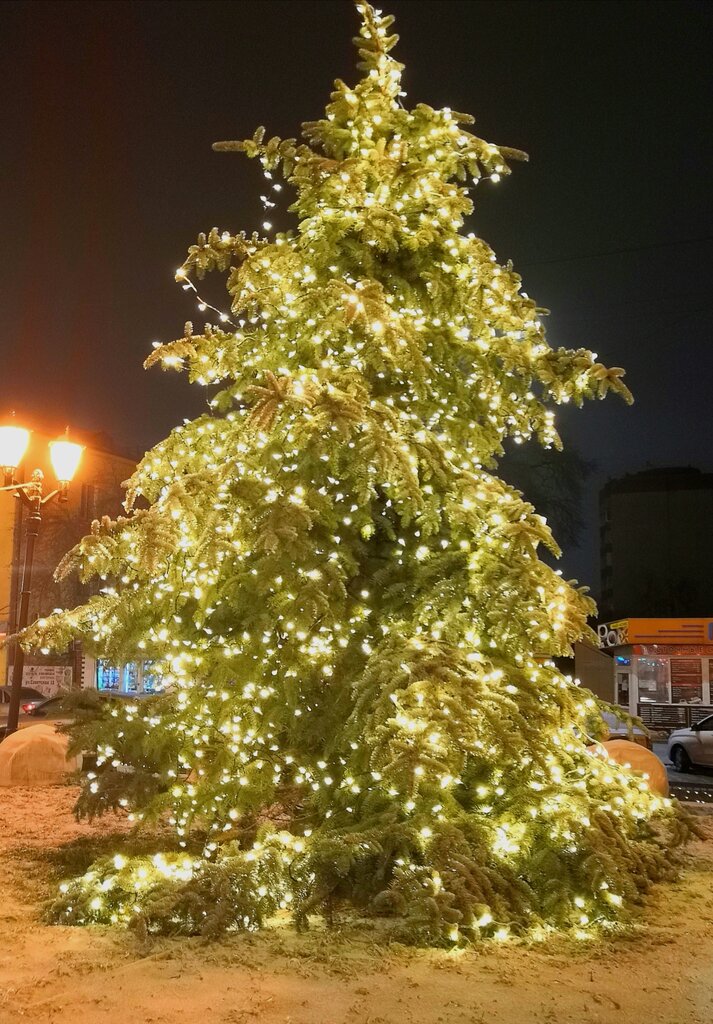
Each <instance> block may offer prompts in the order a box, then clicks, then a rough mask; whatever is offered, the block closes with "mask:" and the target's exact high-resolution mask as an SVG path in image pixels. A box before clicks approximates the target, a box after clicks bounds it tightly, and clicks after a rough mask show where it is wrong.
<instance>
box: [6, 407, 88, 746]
mask: <svg viewBox="0 0 713 1024" xmlns="http://www.w3.org/2000/svg"><path fill="white" fill-rule="evenodd" d="M67 433H68V431H67V432H66V433H65V436H64V437H58V438H57V439H56V440H55V441H50V443H49V450H50V461H51V463H52V468H53V469H54V472H55V476H56V477H57V483H58V484H59V486H58V487H56V488H55V489H54V490H53V491H50V492H49V494H43V493H42V492H43V481H44V474H43V472H42V470H41V469H35V470H34V472H33V473H32V476H31V478H30V480H29V481H28V482H27V483H19V482H18V481H17V480H16V479H15V473H16V471H17V467H18V466H19V464H20V463H21V462H22V460H23V458H24V456H25V453H26V451H27V447H28V445H29V443H30V431H29V430H25V428H24V427H18V426H15V424H14V423H12V424H8V425H6V426H0V466H2V468H3V473H4V478H5V480H4V486H3V487H0V490H1V491H14V493H15V495H16V496H17V497H18V498H19V499H20V500H21V501H22V503H23V505H26V506H27V508H28V509H29V512H30V516H29V519H28V521H27V540H26V543H25V563H24V565H23V569H22V589H21V591H20V613H19V616H18V622H17V628H18V631H21V630H23V629H24V628H25V627H26V626H27V616H28V612H29V608H30V590H31V587H32V562H33V560H34V557H35V541H36V540H37V535H38V533H39V529H40V523H41V522H42V509H43V508H44V506H45V505H46V504H47V502H49V501H51V500H52V498H57V500H58V501H66V500H67V491H68V489H69V483H70V480H71V479H72V478H73V476H74V474H75V473H76V472H77V467H78V466H79V460H80V459H81V457H82V452H83V451H84V448H83V447H82V445H80V444H75V443H74V442H73V441H70V440H69V437H68V436H67ZM24 668H25V652H24V650H23V649H22V646H21V644H19V643H17V644H16V645H15V658H14V660H13V669H12V687H11V689H10V706H9V708H8V715H7V728H6V729H5V735H6V736H9V735H10V734H11V733H13V732H15V730H16V729H17V722H18V719H19V717H20V692H21V690H22V673H23V671H24Z"/></svg>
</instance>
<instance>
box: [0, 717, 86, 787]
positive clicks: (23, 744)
mask: <svg viewBox="0 0 713 1024" xmlns="http://www.w3.org/2000/svg"><path fill="white" fill-rule="evenodd" d="M68 745H69V737H67V736H63V735H62V734H61V733H58V732H57V731H56V730H55V727H54V726H53V725H47V724H45V723H41V724H39V725H29V726H28V727H27V728H26V729H19V730H18V731H17V732H15V733H13V734H12V736H8V737H7V739H4V740H3V741H2V743H0V786H52V785H54V784H55V783H58V782H62V781H63V779H64V778H65V776H67V775H69V774H70V773H71V772H74V771H77V769H78V768H80V767H81V764H82V759H81V757H70V758H68V757H67V747H68Z"/></svg>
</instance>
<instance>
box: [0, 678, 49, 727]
mask: <svg viewBox="0 0 713 1024" xmlns="http://www.w3.org/2000/svg"><path fill="white" fill-rule="evenodd" d="M11 692H12V687H10V686H0V722H1V723H4V722H6V721H7V714H8V711H9V710H10V694H11ZM44 700H47V697H46V695H45V694H44V693H40V691H39V690H35V689H33V687H31V686H21V687H20V712H23V711H28V710H29V709H30V708H32V707H36V705H37V704H41V703H42V701H44Z"/></svg>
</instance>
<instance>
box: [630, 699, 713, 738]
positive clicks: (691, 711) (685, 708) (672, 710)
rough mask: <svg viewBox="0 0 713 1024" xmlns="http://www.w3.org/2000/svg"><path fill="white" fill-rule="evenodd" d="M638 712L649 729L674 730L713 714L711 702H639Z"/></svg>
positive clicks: (687, 726)
mask: <svg viewBox="0 0 713 1024" xmlns="http://www.w3.org/2000/svg"><path fill="white" fill-rule="evenodd" d="M637 714H638V716H639V718H640V719H641V721H642V722H643V723H644V725H645V726H647V727H648V728H649V729H661V730H662V731H664V732H673V730H674V729H686V728H689V727H690V726H692V725H695V723H696V722H700V721H701V719H702V718H707V717H708V715H713V706H711V705H710V704H650V703H649V702H648V701H643V702H639V705H638V710H637Z"/></svg>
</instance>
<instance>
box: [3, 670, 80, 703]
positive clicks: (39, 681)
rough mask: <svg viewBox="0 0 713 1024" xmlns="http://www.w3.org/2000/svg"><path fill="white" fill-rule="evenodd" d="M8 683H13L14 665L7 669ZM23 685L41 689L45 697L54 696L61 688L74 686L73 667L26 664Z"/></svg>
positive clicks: (66, 688)
mask: <svg viewBox="0 0 713 1024" xmlns="http://www.w3.org/2000/svg"><path fill="white" fill-rule="evenodd" d="M7 682H8V685H12V666H10V668H9V669H8V670H7ZM22 685H23V686H31V687H32V689H33V690H39V692H40V693H43V694H44V695H45V697H54V695H55V693H57V692H58V691H59V690H69V689H70V688H71V686H72V669H71V666H69V665H25V667H24V669H23V670H22Z"/></svg>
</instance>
